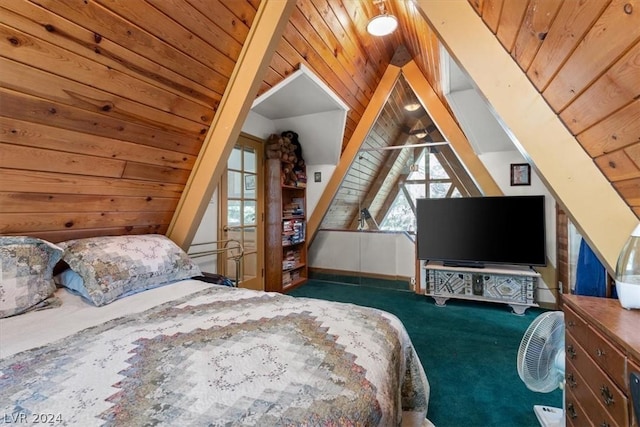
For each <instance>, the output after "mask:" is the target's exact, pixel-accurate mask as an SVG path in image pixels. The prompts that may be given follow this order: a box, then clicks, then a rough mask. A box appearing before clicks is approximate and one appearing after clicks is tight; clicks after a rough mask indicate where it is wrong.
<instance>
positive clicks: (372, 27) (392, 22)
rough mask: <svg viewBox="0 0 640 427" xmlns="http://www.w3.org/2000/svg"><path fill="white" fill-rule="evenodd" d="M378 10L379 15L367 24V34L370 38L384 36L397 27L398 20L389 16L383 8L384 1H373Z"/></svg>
mask: <svg viewBox="0 0 640 427" xmlns="http://www.w3.org/2000/svg"><path fill="white" fill-rule="evenodd" d="M374 3H377V4H378V8H380V14H379V15H377V16H374V17H373V18H371V20H370V21H369V23H368V24H367V32H368V33H369V34H371V35H372V36H386V35H387V34H391V33H393V32H394V31H395V30H396V28H397V27H398V19H397V18H396V17H395V16H393V15H389V14H388V13H387V12H386V11H385V8H384V0H378V1H374Z"/></svg>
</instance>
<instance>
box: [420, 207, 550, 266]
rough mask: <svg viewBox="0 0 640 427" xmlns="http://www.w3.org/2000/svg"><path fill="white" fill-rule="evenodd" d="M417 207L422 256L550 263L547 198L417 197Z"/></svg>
mask: <svg viewBox="0 0 640 427" xmlns="http://www.w3.org/2000/svg"><path fill="white" fill-rule="evenodd" d="M416 209H417V212H416V215H417V226H416V232H417V244H418V249H417V254H418V259H420V260H424V261H441V262H443V263H444V264H446V265H451V266H461V267H483V266H484V265H485V264H509V265H528V266H541V265H546V261H547V257H546V246H545V239H546V236H545V208H544V196H501V197H461V198H447V199H418V200H417V202H416Z"/></svg>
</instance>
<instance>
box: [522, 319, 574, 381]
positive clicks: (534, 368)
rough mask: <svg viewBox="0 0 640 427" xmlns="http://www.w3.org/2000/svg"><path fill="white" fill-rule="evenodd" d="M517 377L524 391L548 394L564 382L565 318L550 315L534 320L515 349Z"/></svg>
mask: <svg viewBox="0 0 640 427" xmlns="http://www.w3.org/2000/svg"><path fill="white" fill-rule="evenodd" d="M518 375H519V376H520V379H521V380H522V381H523V382H524V383H525V385H526V386H527V388H529V389H530V390H533V391H536V392H542V393H548V392H551V391H553V390H555V389H556V388H558V386H560V384H562V381H563V380H564V314H563V313H562V312H561V311H550V312H546V313H543V314H541V315H539V316H538V317H536V318H535V319H534V321H533V322H532V323H531V325H529V328H527V330H526V331H525V333H524V336H523V337H522V341H521V342H520V348H519V349H518Z"/></svg>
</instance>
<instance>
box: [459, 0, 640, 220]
mask: <svg viewBox="0 0 640 427" xmlns="http://www.w3.org/2000/svg"><path fill="white" fill-rule="evenodd" d="M470 3H471V5H472V6H473V7H474V8H475V10H476V12H477V13H478V14H479V15H480V16H481V17H482V19H483V21H484V22H485V24H486V25H487V27H489V28H490V29H491V31H492V32H493V33H494V34H496V37H497V38H498V40H499V41H500V43H501V44H502V46H503V47H504V48H505V49H506V50H507V51H508V52H509V53H510V54H511V56H512V57H513V59H514V61H516V62H517V64H518V65H519V66H520V68H521V69H522V70H523V72H525V73H526V74H527V77H528V78H529V80H531V82H532V83H533V84H534V85H535V87H536V88H537V89H538V90H539V91H540V93H541V94H542V96H543V97H544V99H545V100H546V101H547V103H548V104H549V105H550V106H551V108H552V109H553V110H554V111H555V112H556V113H557V114H558V115H559V117H560V119H561V120H562V122H563V123H564V124H565V125H566V127H567V129H569V131H570V132H571V133H572V134H573V135H574V136H575V137H576V138H577V140H578V142H579V143H580V145H581V146H582V147H583V148H584V150H585V151H586V152H587V153H588V154H589V156H591V158H593V160H594V162H595V163H596V164H597V165H598V167H599V168H600V170H601V171H602V173H603V174H604V175H605V176H606V177H607V179H608V180H609V181H610V182H611V183H612V185H613V187H614V188H615V189H616V190H617V191H618V192H619V194H620V195H621V197H622V198H623V199H624V200H625V201H626V202H627V204H628V205H629V206H630V207H631V208H632V209H633V211H634V212H635V213H636V216H639V215H640V1H638V0H594V1H571V0H565V1H544V0H527V1H508V0H470ZM548 144H549V155H553V141H548Z"/></svg>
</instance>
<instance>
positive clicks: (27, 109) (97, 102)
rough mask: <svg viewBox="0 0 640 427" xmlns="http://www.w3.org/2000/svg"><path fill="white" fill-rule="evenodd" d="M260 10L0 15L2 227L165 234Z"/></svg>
mask: <svg viewBox="0 0 640 427" xmlns="http://www.w3.org/2000/svg"><path fill="white" fill-rule="evenodd" d="M257 6H258V3H257V2H256V1H253V2H237V1H234V0H213V1H212V0H190V1H189V2H166V1H163V0H148V1H145V2H143V1H130V2H122V1H115V0H95V1H78V0H55V1H48V0H34V1H32V2H29V1H22V0H18V1H11V2H3V3H2V5H1V7H0V34H1V36H2V37H0V43H1V49H0V68H1V69H2V77H1V78H0V106H1V111H0V152H1V153H2V154H1V155H0V182H1V183H2V184H1V188H0V233H2V234H30V235H36V236H40V237H43V238H46V239H48V240H51V241H54V242H55V241H60V240H66V239H69V238H75V237H84V236H94V235H103V234H126V233H152V232H154V233H155V232H157V233H164V232H165V231H166V229H167V226H168V224H169V222H170V220H171V218H172V216H173V212H174V209H175V207H176V204H177V202H178V199H179V197H180V194H181V192H182V190H183V188H184V184H185V182H186V181H187V178H188V176H189V173H190V171H191V168H192V166H193V164H194V162H195V159H196V156H197V155H198V152H199V150H200V147H201V144H202V141H203V138H204V135H205V134H206V132H207V129H208V127H209V125H210V123H211V121H212V119H213V114H214V112H215V109H216V107H217V104H218V102H219V101H220V99H221V97H222V94H223V92H224V90H225V87H226V84H227V81H228V79H229V76H230V75H231V72H232V71H233V67H234V65H235V62H236V60H237V58H238V55H239V54H240V50H241V48H242V45H243V43H244V41H245V38H246V36H247V34H248V31H249V26H250V25H251V21H252V19H253V17H254V15H255V13H256V9H257Z"/></svg>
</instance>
